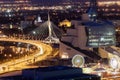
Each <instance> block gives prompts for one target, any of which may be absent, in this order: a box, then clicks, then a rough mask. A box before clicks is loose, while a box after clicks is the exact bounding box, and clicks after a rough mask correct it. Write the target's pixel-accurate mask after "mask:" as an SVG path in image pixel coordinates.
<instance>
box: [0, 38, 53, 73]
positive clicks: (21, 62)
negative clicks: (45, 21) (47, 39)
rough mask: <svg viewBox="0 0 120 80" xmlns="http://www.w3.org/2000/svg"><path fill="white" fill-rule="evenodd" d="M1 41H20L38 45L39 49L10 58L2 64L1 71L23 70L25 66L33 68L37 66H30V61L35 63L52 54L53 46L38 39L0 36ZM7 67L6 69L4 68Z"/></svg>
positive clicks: (0, 65)
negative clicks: (32, 52) (22, 55)
mask: <svg viewBox="0 0 120 80" xmlns="http://www.w3.org/2000/svg"><path fill="white" fill-rule="evenodd" d="M0 41H9V42H19V43H27V44H31V45H34V46H36V47H37V49H38V51H37V52H35V53H34V54H32V55H29V56H27V57H26V56H24V57H20V58H19V59H14V60H10V61H7V62H4V63H2V64H0V73H5V72H9V71H15V70H22V69H24V68H31V67H37V66H28V61H30V62H31V63H34V62H36V61H41V60H44V59H46V57H48V55H51V52H52V47H51V46H50V45H47V44H45V43H43V42H41V41H38V40H24V39H19V38H17V39H16V38H10V37H5V38H0ZM3 68H5V70H3Z"/></svg>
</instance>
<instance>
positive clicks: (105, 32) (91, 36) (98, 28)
mask: <svg viewBox="0 0 120 80" xmlns="http://www.w3.org/2000/svg"><path fill="white" fill-rule="evenodd" d="M85 26H86V30H87V46H89V47H99V46H113V45H115V44H116V43H115V42H116V40H115V27H114V26H113V24H112V23H110V22H103V21H100V22H86V23H85Z"/></svg>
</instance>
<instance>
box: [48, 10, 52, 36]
mask: <svg viewBox="0 0 120 80" xmlns="http://www.w3.org/2000/svg"><path fill="white" fill-rule="evenodd" d="M48 30H49V36H52V34H51V33H52V28H51V22H50V15H49V12H48Z"/></svg>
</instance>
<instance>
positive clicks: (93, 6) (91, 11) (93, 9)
mask: <svg viewBox="0 0 120 80" xmlns="http://www.w3.org/2000/svg"><path fill="white" fill-rule="evenodd" d="M86 13H88V15H89V18H90V20H92V21H96V19H97V0H90V7H89V8H88V10H87V11H86Z"/></svg>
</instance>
